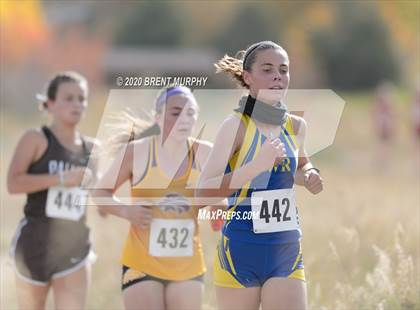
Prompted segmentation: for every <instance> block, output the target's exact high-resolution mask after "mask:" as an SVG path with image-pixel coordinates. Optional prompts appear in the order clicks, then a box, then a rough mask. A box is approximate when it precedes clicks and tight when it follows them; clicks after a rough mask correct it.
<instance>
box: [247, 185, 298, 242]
mask: <svg viewBox="0 0 420 310" xmlns="http://www.w3.org/2000/svg"><path fill="white" fill-rule="evenodd" d="M251 206H252V212H253V214H255V215H254V217H253V219H252V223H253V228H254V233H257V234H260V233H270V232H280V231H288V230H296V229H299V221H298V214H297V210H296V197H295V192H294V190H293V189H292V188H287V189H277V190H270V191H258V192H253V193H252V196H251Z"/></svg>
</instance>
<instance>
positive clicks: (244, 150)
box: [229, 113, 261, 206]
mask: <svg viewBox="0 0 420 310" xmlns="http://www.w3.org/2000/svg"><path fill="white" fill-rule="evenodd" d="M237 116H238V117H240V118H241V121H242V122H243V123H244V125H245V128H246V131H245V137H244V139H243V142H242V145H241V147H240V149H239V151H238V152H237V153H236V154H235V155H234V156H232V158H231V159H230V160H229V165H230V168H231V171H234V170H235V169H237V167H240V166H241V164H242V162H243V161H244V160H245V158H246V156H247V155H248V152H249V151H250V147H251V146H252V141H253V140H254V137H255V133H256V131H257V127H256V126H255V123H254V122H252V121H251V119H250V117H249V116H248V115H242V114H240V113H237ZM260 143H261V135H260V136H259V137H258V141H257V146H256V149H255V151H254V154H253V156H252V159H251V160H253V159H254V158H255V154H256V153H257V152H258V151H259V149H260ZM250 184H251V181H248V182H247V183H246V184H245V185H244V186H242V188H241V191H240V193H239V195H238V196H237V197H236V201H235V206H237V205H238V204H240V203H241V202H242V201H243V200H244V199H245V198H247V193H248V188H249V185H250Z"/></svg>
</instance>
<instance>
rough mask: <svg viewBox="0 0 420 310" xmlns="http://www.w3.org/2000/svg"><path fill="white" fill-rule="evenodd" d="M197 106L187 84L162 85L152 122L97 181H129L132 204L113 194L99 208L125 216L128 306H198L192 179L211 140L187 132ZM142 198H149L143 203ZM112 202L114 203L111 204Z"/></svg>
mask: <svg viewBox="0 0 420 310" xmlns="http://www.w3.org/2000/svg"><path fill="white" fill-rule="evenodd" d="M197 116H198V105H197V103H196V101H195V99H194V96H193V94H192V92H191V91H190V89H188V88H186V87H182V86H180V87H169V88H165V89H163V91H162V92H161V93H160V94H159V96H158V97H157V99H156V101H155V124H154V125H153V126H151V127H149V128H148V129H146V130H144V131H142V132H138V133H135V134H134V137H133V139H132V141H131V142H130V143H129V145H128V147H127V149H126V151H125V155H124V154H121V156H123V160H122V164H120V162H121V157H120V158H119V159H118V158H117V159H116V160H115V163H114V164H113V165H112V167H111V168H110V169H109V171H108V172H107V173H106V174H105V175H104V176H103V178H102V181H100V182H99V184H98V186H97V188H104V187H105V186H102V185H104V184H106V182H107V180H108V179H109V178H112V176H114V175H116V174H117V175H118V178H117V181H116V184H115V186H114V188H113V189H112V190H104V189H101V190H97V191H96V193H95V196H96V197H99V196H100V197H109V198H111V197H113V196H112V194H113V192H114V191H115V190H116V189H117V188H118V187H120V186H121V185H122V184H123V183H124V182H126V181H128V180H129V181H130V183H131V195H132V200H133V203H134V204H136V205H135V206H126V205H124V204H122V203H120V202H119V201H118V200H117V199H114V202H115V204H114V203H111V205H109V206H104V205H103V206H102V207H101V209H103V210H106V211H107V212H109V213H111V214H114V215H116V216H119V217H122V218H125V219H127V220H128V221H130V223H131V227H130V231H129V235H128V238H127V240H126V243H125V246H124V250H123V255H122V265H123V266H122V269H123V270H122V290H123V298H124V304H125V307H126V308H127V309H200V307H201V300H202V290H203V275H204V272H205V265H204V259H203V253H202V248H201V243H200V238H199V227H198V225H197V224H198V223H197V214H198V207H197V206H196V205H195V204H191V203H190V200H189V198H192V197H193V196H194V193H193V191H194V184H195V183H196V182H197V180H198V176H199V173H200V170H201V167H202V166H203V165H204V162H205V160H206V159H207V156H208V154H209V152H210V149H211V145H210V144H209V143H207V142H204V141H199V140H196V139H193V138H191V137H190V136H191V133H192V130H193V127H194V124H195V122H196V120H197ZM146 202H147V203H146ZM112 204H114V205H112Z"/></svg>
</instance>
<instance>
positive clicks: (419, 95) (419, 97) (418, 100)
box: [412, 85, 420, 143]
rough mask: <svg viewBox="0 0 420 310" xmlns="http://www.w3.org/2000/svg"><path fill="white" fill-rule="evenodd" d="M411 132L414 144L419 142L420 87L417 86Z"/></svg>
mask: <svg viewBox="0 0 420 310" xmlns="http://www.w3.org/2000/svg"><path fill="white" fill-rule="evenodd" d="M412 113H413V116H412V120H413V131H414V137H415V139H416V143H418V142H419V140H420V86H419V85H417V89H416V93H415V95H414V101H413V111H412Z"/></svg>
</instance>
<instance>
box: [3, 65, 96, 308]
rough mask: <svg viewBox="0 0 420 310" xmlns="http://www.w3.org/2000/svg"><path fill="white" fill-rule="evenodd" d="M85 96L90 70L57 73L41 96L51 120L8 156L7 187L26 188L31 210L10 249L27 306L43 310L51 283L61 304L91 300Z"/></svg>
mask: <svg viewBox="0 0 420 310" xmlns="http://www.w3.org/2000/svg"><path fill="white" fill-rule="evenodd" d="M87 95H88V85H87V82H86V79H85V78H84V77H82V76H81V75H79V74H77V73H75V72H64V73H60V74H57V75H56V76H55V77H54V78H53V79H52V80H51V81H50V82H49V84H48V87H47V93H46V95H45V96H41V97H42V98H41V100H42V108H43V109H44V110H46V111H47V112H48V114H49V116H50V117H51V124H50V125H48V126H42V127H41V128H36V129H29V130H27V131H26V132H25V133H24V135H23V137H22V138H21V139H20V141H19V142H18V145H17V147H16V149H15V152H14V155H13V158H12V161H11V163H10V167H9V172H8V178H7V187H8V190H9V192H10V193H11V194H23V193H24V194H27V201H26V204H25V208H24V214H25V216H24V218H23V219H22V220H21V221H20V223H19V226H18V229H17V232H16V235H15V237H14V240H13V242H12V248H11V255H12V258H13V261H14V265H15V271H16V285H17V295H18V304H19V308H21V309H44V308H45V303H46V299H47V294H48V291H49V289H50V288H52V290H53V293H54V303H55V308H56V309H84V308H85V306H86V296H87V289H88V285H89V281H90V264H91V262H92V261H93V260H94V258H95V254H94V253H93V251H92V250H91V242H90V238H89V228H88V227H87V226H86V216H85V205H84V203H85V201H86V196H87V192H86V191H85V190H83V189H81V184H82V180H84V182H86V184H87V183H88V181H89V179H92V172H91V171H92V170H91V169H89V168H88V167H87V165H88V162H89V157H90V153H91V149H92V147H93V140H92V139H91V138H88V137H86V136H84V135H82V134H81V133H80V132H79V131H78V129H77V126H78V124H79V122H80V121H81V119H82V117H83V115H84V112H85V110H86V107H87ZM84 178H85V179H84ZM10 207H13V206H10Z"/></svg>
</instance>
